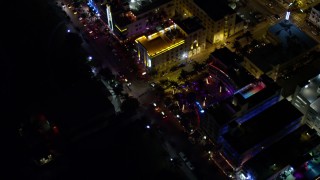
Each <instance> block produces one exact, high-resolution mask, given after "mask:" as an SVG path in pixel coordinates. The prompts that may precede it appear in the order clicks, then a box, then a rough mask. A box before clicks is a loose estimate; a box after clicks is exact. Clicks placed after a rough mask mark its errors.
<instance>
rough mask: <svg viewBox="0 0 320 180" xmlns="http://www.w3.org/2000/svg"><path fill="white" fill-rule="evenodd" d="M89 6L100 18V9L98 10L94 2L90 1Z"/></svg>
mask: <svg viewBox="0 0 320 180" xmlns="http://www.w3.org/2000/svg"><path fill="white" fill-rule="evenodd" d="M88 6H89V7H90V8H92V9H93V11H94V12H95V14H97V15H98V16H100V13H99V11H98V8H97V6H96V4H94V2H93V0H89V1H88Z"/></svg>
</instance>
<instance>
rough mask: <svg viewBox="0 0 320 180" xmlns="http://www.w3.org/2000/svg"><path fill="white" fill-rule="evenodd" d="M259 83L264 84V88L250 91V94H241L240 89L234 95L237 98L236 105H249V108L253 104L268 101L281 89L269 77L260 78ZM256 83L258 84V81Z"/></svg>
mask: <svg viewBox="0 0 320 180" xmlns="http://www.w3.org/2000/svg"><path fill="white" fill-rule="evenodd" d="M260 82H262V83H263V84H264V85H263V86H264V87H263V88H260V89H256V91H251V92H250V91H248V92H242V93H241V89H240V90H239V91H238V92H236V93H235V94H236V95H237V97H238V103H240V104H246V103H250V104H251V106H253V104H258V103H261V102H263V101H264V100H266V99H268V98H269V97H271V96H273V95H274V94H275V93H277V91H279V90H280V89H281V87H280V86H279V85H278V84H277V83H275V82H274V81H273V80H272V79H271V78H270V77H268V76H267V75H265V74H264V75H262V76H261V77H260ZM257 83H259V81H258V82H257ZM251 86H252V85H251ZM257 87H259V86H257ZM253 89H254V88H253ZM243 95H245V96H243Z"/></svg>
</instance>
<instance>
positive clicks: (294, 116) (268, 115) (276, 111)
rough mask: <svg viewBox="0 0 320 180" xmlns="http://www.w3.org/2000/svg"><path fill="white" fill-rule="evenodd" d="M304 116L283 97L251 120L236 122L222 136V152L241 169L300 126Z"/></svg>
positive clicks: (234, 165)
mask: <svg viewBox="0 0 320 180" xmlns="http://www.w3.org/2000/svg"><path fill="white" fill-rule="evenodd" d="M281 114H282V115H281ZM279 116H280V117H279ZM302 116H303V115H302V113H301V112H300V111H298V110H297V109H296V108H295V107H294V106H293V105H292V104H291V103H290V102H289V101H288V100H286V99H282V100H281V101H279V102H278V103H276V104H274V105H273V106H271V107H269V108H267V109H265V110H264V111H262V112H261V113H259V114H257V115H255V116H253V117H252V118H250V119H248V120H247V121H245V122H243V123H237V124H235V125H233V126H232V127H231V128H230V130H229V131H228V132H227V133H225V134H223V135H222V136H223V138H222V139H223V141H222V143H221V144H222V148H221V150H220V152H221V153H222V154H223V155H224V157H226V158H227V159H228V160H229V162H230V163H231V164H233V167H235V169H237V168H241V167H242V166H243V165H244V164H245V163H246V162H247V161H248V160H250V159H252V158H253V157H255V156H256V155H258V154H259V153H261V151H263V150H264V149H265V148H268V147H269V146H271V145H272V144H274V143H275V142H277V141H278V140H280V139H282V138H283V137H285V136H286V135H288V134H290V133H291V132H293V131H295V130H296V129H298V128H299V127H300V126H301V118H302Z"/></svg>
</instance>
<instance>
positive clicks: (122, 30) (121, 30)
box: [116, 25, 127, 32]
mask: <svg viewBox="0 0 320 180" xmlns="http://www.w3.org/2000/svg"><path fill="white" fill-rule="evenodd" d="M116 28H117V29H118V30H119V31H120V32H124V31H126V30H127V28H124V29H120V28H119V27H118V26H117V25H116Z"/></svg>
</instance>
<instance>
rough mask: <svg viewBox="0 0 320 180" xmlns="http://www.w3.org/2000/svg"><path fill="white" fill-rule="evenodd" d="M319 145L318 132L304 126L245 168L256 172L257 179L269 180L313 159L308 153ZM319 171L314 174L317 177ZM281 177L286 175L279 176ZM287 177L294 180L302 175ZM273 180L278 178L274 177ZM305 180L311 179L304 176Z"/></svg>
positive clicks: (288, 175) (293, 174)
mask: <svg viewBox="0 0 320 180" xmlns="http://www.w3.org/2000/svg"><path fill="white" fill-rule="evenodd" d="M319 143H320V137H319V136H318V135H317V134H316V131H315V130H313V129H311V128H309V127H308V126H307V125H302V126H300V127H299V128H298V129H297V130H295V131H293V132H292V133H290V134H288V135H287V136H285V137H284V138H283V139H281V140H280V141H278V142H276V143H274V144H273V145H272V146H270V147H268V148H266V149H265V150H263V151H262V152H261V153H259V154H258V155H257V156H255V157H254V158H252V159H250V160H249V161H247V162H246V163H245V167H247V168H249V169H250V170H253V171H254V174H256V177H255V178H256V179H268V178H270V177H271V176H273V175H274V174H276V173H278V172H279V171H281V170H283V169H286V167H292V168H287V169H291V170H296V169H297V168H298V166H301V165H302V164H303V163H304V162H305V161H306V160H310V159H311V158H310V156H309V153H308V152H309V151H311V150H312V149H314V148H315V147H316V146H318V144H319ZM309 170H312V169H309ZM309 170H307V171H309ZM317 171H318V172H317V173H316V174H314V175H315V176H317V175H319V166H318V170H317ZM314 172H315V171H314ZM279 176H284V175H280V174H279ZM285 176H286V177H287V178H285V179H289V178H290V177H291V178H292V179H299V177H300V176H301V175H300V173H292V174H290V173H286V175H285ZM295 176H296V177H295ZM303 176H304V175H303ZM313 178H314V177H313ZM313 178H311V179H313ZM272 179H277V178H276V177H274V178H272ZM303 179H309V178H306V176H304V177H303Z"/></svg>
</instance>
